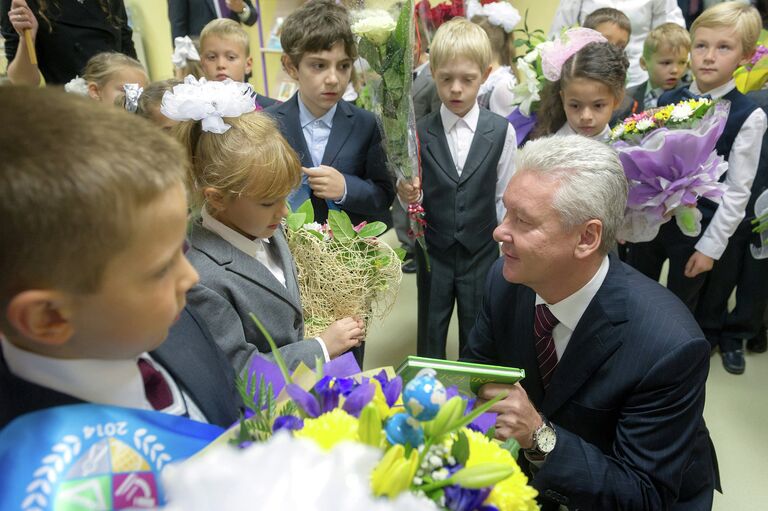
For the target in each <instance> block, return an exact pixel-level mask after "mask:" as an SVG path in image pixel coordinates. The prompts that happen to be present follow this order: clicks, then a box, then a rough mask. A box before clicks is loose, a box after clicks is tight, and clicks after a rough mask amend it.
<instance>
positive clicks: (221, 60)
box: [200, 18, 277, 110]
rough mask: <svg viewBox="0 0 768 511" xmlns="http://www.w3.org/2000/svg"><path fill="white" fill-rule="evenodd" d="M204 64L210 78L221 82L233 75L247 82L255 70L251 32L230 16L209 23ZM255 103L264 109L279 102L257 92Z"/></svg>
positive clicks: (202, 45) (205, 32) (204, 33)
mask: <svg viewBox="0 0 768 511" xmlns="http://www.w3.org/2000/svg"><path fill="white" fill-rule="evenodd" d="M200 65H201V67H202V68H203V76H205V79H206V80H210V81H219V82H221V81H224V80H226V79H227V78H229V79H230V80H234V81H236V82H245V80H246V76H247V75H249V74H251V69H253V57H251V44H250V40H249V37H248V32H246V31H245V30H244V29H243V27H241V26H240V24H239V23H238V22H236V21H233V20H230V19H225V18H219V19H215V20H213V21H211V22H210V23H208V24H207V25H206V26H205V27H203V31H202V32H200ZM255 103H256V105H257V110H261V109H263V108H267V107H269V106H271V105H274V104H275V103H277V101H276V100H274V99H272V98H268V97H266V96H262V95H261V94H259V93H256V97H255Z"/></svg>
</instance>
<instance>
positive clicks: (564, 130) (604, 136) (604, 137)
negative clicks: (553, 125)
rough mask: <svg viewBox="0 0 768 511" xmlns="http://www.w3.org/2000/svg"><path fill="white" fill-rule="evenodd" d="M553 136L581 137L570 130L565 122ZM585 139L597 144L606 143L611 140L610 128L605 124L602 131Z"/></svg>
mask: <svg viewBox="0 0 768 511" xmlns="http://www.w3.org/2000/svg"><path fill="white" fill-rule="evenodd" d="M555 135H556V136H565V135H581V133H579V132H577V131H576V130H574V129H573V128H571V125H570V124H568V123H567V122H566V123H565V124H563V125H562V127H561V128H560V129H559V130H557V132H556V133H555ZM581 136H582V137H583V136H584V135H581ZM586 138H591V139H592V140H596V141H598V142H608V140H610V138H611V128H610V127H609V126H608V125H607V124H606V125H605V128H603V131H601V132H600V133H598V134H597V135H592V136H591V137H586Z"/></svg>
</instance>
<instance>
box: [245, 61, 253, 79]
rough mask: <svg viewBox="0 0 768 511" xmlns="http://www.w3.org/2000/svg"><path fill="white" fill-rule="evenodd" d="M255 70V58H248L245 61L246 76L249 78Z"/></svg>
mask: <svg viewBox="0 0 768 511" xmlns="http://www.w3.org/2000/svg"><path fill="white" fill-rule="evenodd" d="M252 69H253V57H248V58H247V59H245V75H246V76H248V75H249V74H251V70H252Z"/></svg>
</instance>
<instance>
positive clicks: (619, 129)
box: [611, 122, 624, 139]
mask: <svg viewBox="0 0 768 511" xmlns="http://www.w3.org/2000/svg"><path fill="white" fill-rule="evenodd" d="M623 134H624V123H623V122H622V123H619V124H617V125H616V126H614V127H613V129H612V130H611V138H614V139H616V138H619V137H620V136H622V135H623Z"/></svg>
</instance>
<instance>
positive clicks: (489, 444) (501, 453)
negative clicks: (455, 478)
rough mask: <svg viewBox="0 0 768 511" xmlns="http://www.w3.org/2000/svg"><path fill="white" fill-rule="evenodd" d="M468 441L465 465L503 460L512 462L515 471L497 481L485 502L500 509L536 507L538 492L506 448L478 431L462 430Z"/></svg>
mask: <svg viewBox="0 0 768 511" xmlns="http://www.w3.org/2000/svg"><path fill="white" fill-rule="evenodd" d="M463 431H464V433H465V434H466V435H467V440H468V441H469V458H468V459H467V464H466V466H467V467H472V466H475V465H481V464H483V463H505V464H509V465H514V467H515V468H516V469H517V470H515V472H514V473H513V474H512V475H511V476H509V477H508V478H506V479H504V480H503V481H501V482H499V483H496V485H495V486H494V487H493V490H491V494H490V495H488V498H487V499H486V501H485V502H486V503H487V504H491V505H493V506H496V507H497V508H498V509H499V511H535V510H537V509H538V506H537V505H536V495H538V492H537V491H536V490H535V489H533V488H532V487H531V486H528V478H527V477H525V474H523V472H522V471H521V470H520V467H518V466H517V462H516V461H515V459H514V458H513V457H512V455H511V454H510V453H509V451H507V450H506V449H502V448H501V446H499V444H498V443H497V442H496V441H495V440H490V439H489V438H488V437H486V436H485V435H483V434H482V433H478V432H477V431H471V430H468V429H464V430H463Z"/></svg>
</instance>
